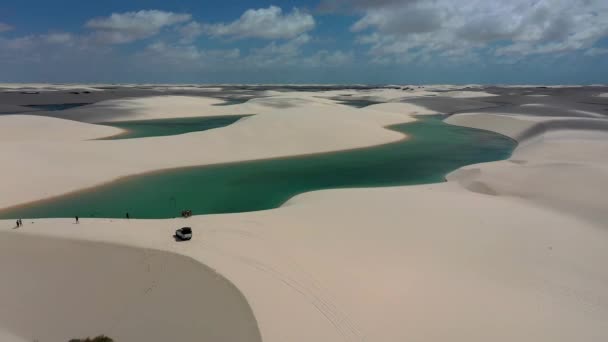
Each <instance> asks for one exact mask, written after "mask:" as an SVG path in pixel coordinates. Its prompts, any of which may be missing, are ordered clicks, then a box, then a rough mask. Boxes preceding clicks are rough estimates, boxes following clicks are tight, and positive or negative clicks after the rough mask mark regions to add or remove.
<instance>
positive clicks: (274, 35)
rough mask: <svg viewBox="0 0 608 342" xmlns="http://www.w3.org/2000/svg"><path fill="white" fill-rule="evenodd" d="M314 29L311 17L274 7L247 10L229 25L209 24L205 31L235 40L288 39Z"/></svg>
mask: <svg viewBox="0 0 608 342" xmlns="http://www.w3.org/2000/svg"><path fill="white" fill-rule="evenodd" d="M314 27H315V19H314V18H313V17H312V15H310V14H308V13H304V12H302V11H300V10H298V9H297V8H294V9H293V10H292V11H291V12H290V13H285V14H284V13H283V10H282V9H281V8H279V7H276V6H270V7H268V8H260V9H249V10H247V11H245V13H243V15H241V17H240V18H239V19H237V20H235V21H233V22H231V23H220V24H211V25H206V26H205V31H206V32H207V33H209V34H211V35H213V36H228V37H235V38H263V39H281V38H284V39H290V38H294V37H297V36H299V35H300V34H302V33H305V32H308V31H310V30H312V29H313V28H314Z"/></svg>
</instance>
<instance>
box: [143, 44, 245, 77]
mask: <svg viewBox="0 0 608 342" xmlns="http://www.w3.org/2000/svg"><path fill="white" fill-rule="evenodd" d="M240 56H241V52H240V50H239V49H236V48H235V49H226V50H221V49H218V50H204V49H200V48H198V47H197V46H194V45H183V44H167V43H165V42H155V43H153V44H150V45H148V47H147V48H146V49H145V50H144V51H142V52H140V53H138V54H136V55H135V59H136V61H137V64H146V65H162V66H163V67H167V68H172V69H175V70H201V69H209V68H217V67H218V66H222V65H224V66H227V65H231V64H230V63H227V62H228V61H234V60H238V58H239V57H240Z"/></svg>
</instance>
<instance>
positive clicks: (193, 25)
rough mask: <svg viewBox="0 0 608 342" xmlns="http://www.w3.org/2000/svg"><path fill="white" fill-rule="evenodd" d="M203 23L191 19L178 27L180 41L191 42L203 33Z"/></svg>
mask: <svg viewBox="0 0 608 342" xmlns="http://www.w3.org/2000/svg"><path fill="white" fill-rule="evenodd" d="M203 31H204V30H203V25H201V24H199V23H197V22H196V21H191V22H189V23H187V24H186V25H184V26H182V27H180V28H179V32H180V34H181V35H182V39H181V42H182V43H191V42H192V41H194V40H195V39H196V38H197V37H199V36H200V35H202V34H203Z"/></svg>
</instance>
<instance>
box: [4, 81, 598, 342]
mask: <svg viewBox="0 0 608 342" xmlns="http://www.w3.org/2000/svg"><path fill="white" fill-rule="evenodd" d="M391 92H392V90H391ZM318 95H319V94H316V95H315V96H318ZM393 95H394V94H392V93H390V92H389V94H387V95H386V98H393ZM281 96H282V99H275V100H272V101H270V102H272V103H274V104H276V103H277V102H278V103H281V102H288V103H287V106H286V107H285V108H275V109H268V107H270V108H272V106H268V105H266V106H265V107H266V108H267V109H266V110H264V111H262V112H261V113H260V114H258V115H256V116H253V117H250V118H247V119H245V120H242V121H239V122H238V123H237V124H235V125H232V126H229V127H226V128H222V129H217V130H213V131H207V132H200V133H191V134H186V135H181V136H174V137H165V138H145V139H134V140H127V141H102V142H100V141H87V142H82V143H78V144H76V143H73V142H61V141H59V142H56V143H52V144H51V143H49V142H46V141H45V142H37V141H30V142H19V143H15V142H10V141H9V142H2V143H0V159H1V158H8V159H2V160H1V161H2V162H3V165H6V164H7V162H8V161H10V160H15V158H18V160H20V162H21V167H20V168H15V169H11V168H10V167H9V168H5V170H4V172H5V173H4V174H5V175H6V177H4V178H2V179H1V180H0V193H3V194H6V195H5V196H3V197H1V198H0V201H1V203H0V207H2V206H6V205H10V204H15V203H19V202H20V201H27V200H31V199H38V198H42V197H45V196H47V195H48V194H51V193H53V192H59V191H65V190H66V189H70V187H72V189H74V188H78V187H80V188H82V187H85V186H88V185H89V184H93V183H96V182H100V181H103V180H104V179H107V177H110V178H111V177H114V175H124V174H128V173H136V172H141V170H147V169H154V168H162V167H167V166H180V165H186V164H188V163H212V162H222V161H228V160H243V159H247V158H261V157H271V156H279V155H289V154H296V153H306V151H319V150H332V149H343V148H351V147H357V146H369V145H373V144H378V143H383V142H388V141H394V140H396V139H401V138H402V136H401V135H399V134H396V133H395V132H391V131H387V130H385V129H383V128H382V126H386V125H389V124H392V123H399V122H407V120H411V119H410V118H409V117H408V116H407V114H408V113H404V112H400V111H401V109H402V108H403V109H404V110H410V109H414V111H421V110H420V109H416V108H415V107H409V105H399V104H388V105H379V106H372V109H368V108H366V109H359V110H355V109H352V108H349V107H346V106H341V105H332V104H331V103H326V102H325V101H321V102H315V103H314V104H313V103H311V102H313V100H310V101H308V100H305V101H304V102H305V103H302V102H301V101H291V100H285V99H288V98H290V95H289V94H288V93H287V94H283V95H281ZM298 97H299V96H298ZM262 102H263V101H262ZM266 103H269V102H268V100H267V101H266ZM281 106H283V104H281ZM400 106H402V107H400ZM374 107H375V108H374ZM141 110H142V111H146V109H141ZM1 119H2V118H1V117H0V120H1ZM448 122H450V123H452V124H457V125H463V126H469V127H474V128H480V129H489V130H493V131H496V132H499V133H502V134H505V135H508V136H510V137H512V138H514V139H516V140H518V141H520V142H521V144H520V146H519V147H518V148H517V149H516V150H515V152H514V153H513V156H512V157H511V158H510V159H509V160H507V161H500V162H493V163H486V164H479V165H471V166H467V167H465V168H462V169H460V170H458V171H455V172H454V173H452V174H451V175H449V177H448V178H449V180H450V181H448V182H446V183H442V184H433V185H420V186H411V187H392V188H377V189H341V190H327V191H318V192H312V193H307V194H302V195H299V196H297V197H295V198H293V199H292V200H290V201H289V202H288V203H286V205H284V206H283V207H281V208H278V209H275V210H268V211H260V212H252V213H243V214H230V215H209V216H197V217H192V218H190V219H187V220H184V219H179V220H178V219H172V220H131V221H126V220H109V219H105V220H104V219H90V220H89V219H86V220H82V222H81V224H79V225H75V224H72V222H71V220H68V219H44V220H35V221H33V222H34V223H32V221H31V220H26V222H25V226H24V227H23V228H20V229H17V230H12V226H13V222H7V221H2V222H0V226H2V227H4V228H1V229H2V230H4V231H10V233H5V232H2V233H1V234H14V235H17V236H19V237H23V238H24V239H25V240H22V241H15V242H14V243H12V244H11V246H12V248H13V249H17V250H20V249H21V248H22V247H21V246H22V245H23V246H26V244H27V243H29V242H24V241H29V239H30V238H33V236H38V237H40V236H51V237H62V238H66V237H67V238H72V239H78V240H81V241H90V242H95V244H96V243H100V242H103V243H112V244H120V245H126V246H131V247H137V248H148V249H156V250H162V251H167V252H174V253H177V254H182V255H185V256H187V257H190V258H192V259H193V260H196V261H198V262H200V263H203V264H205V265H208V266H209V267H211V268H212V269H214V270H216V271H217V272H219V273H220V274H221V275H223V276H224V277H226V279H228V280H229V281H230V282H232V283H233V284H234V285H235V286H236V287H237V288H238V289H239V290H240V291H241V292H242V293H243V295H244V296H245V298H246V299H247V301H248V302H249V304H250V305H251V309H252V310H253V313H254V316H255V318H256V320H257V323H258V325H259V329H260V333H261V335H262V339H263V340H264V341H267V342H284V341H295V342H298V341H302V342H310V341H446V340H449V341H467V342H470V341H479V342H481V341H483V342H486V341H534V342H537V341H547V342H549V341H551V342H556V341H573V340H581V341H594V342H595V341H597V342H600V341H606V340H608V330H607V329H606V328H605V326H606V322H607V321H608V291H607V290H606V288H607V286H608V285H607V284H608V268H606V267H605V262H604V260H607V259H608V248H606V246H607V245H608V231H607V230H606V229H605V228H606V222H608V221H607V220H606V214H604V212H608V210H606V209H607V208H606V205H605V204H604V203H605V201H604V197H605V193H606V190H608V189H607V188H606V184H608V168H607V167H606V165H608V155H606V153H607V151H608V142H607V141H608V140H607V139H606V137H607V135H608V134H607V133H606V131H607V129H606V121H605V120H600V119H586V118H563V117H560V118H553V117H528V116H522V115H510V114H508V113H504V114H488V113H475V114H458V115H453V116H452V117H451V118H450V119H449V120H448ZM1 124H2V122H1V121H0V126H1ZM87 129H88V126H87ZM189 146H191V147H194V146H213V149H211V151H208V150H204V151H201V152H199V151H198V150H197V152H196V153H194V156H192V157H189V158H187V159H184V158H183V157H181V156H175V155H174V154H172V153H170V152H172V151H174V150H175V149H176V148H182V149H183V148H184V147H189ZM193 150H194V149H193ZM16 151H21V152H20V154H19V155H20V156H22V157H21V158H20V159H19V155H16V154H15V153H17V152H16ZM146 151H154V156H149V155H147V153H146ZM11 153H12V154H11ZM7 155H8V157H7ZM43 156H44V158H43ZM152 157H154V158H152ZM157 159H158V160H161V161H157ZM7 160H8V161H7ZM48 160H53V161H54V163H48V162H47V161H48ZM58 161H60V162H58ZM68 162H69V167H67V166H66V167H64V166H61V164H62V163H68ZM56 164H59V165H60V166H57V165H56ZM36 170H43V171H44V172H45V174H46V178H45V177H43V176H40V175H38V174H37V172H35V171H36ZM66 172H67V174H69V175H70V177H71V179H70V180H69V182H68V181H65V182H62V180H61V179H62V177H61V176H62V175H65V173H66ZM24 173H26V174H27V175H28V177H32V178H33V180H34V181H35V183H34V184H37V186H36V187H28V186H27V183H26V182H21V181H20V179H21V178H22V175H23V174H24ZM108 175H109V176H108ZM51 177H52V179H53V182H49V181H48V179H49V178H51ZM12 182H17V183H18V186H13V185H11V184H9V183H12ZM46 183H57V184H58V185H52V186H48V187H47V185H46ZM40 187H44V190H43V191H42V190H41V189H40ZM5 198H8V199H5ZM185 224H188V225H191V226H192V227H193V230H194V239H193V240H192V241H191V242H188V243H183V244H182V243H176V242H175V241H173V240H172V238H171V234H172V232H173V230H174V229H175V228H176V227H179V226H182V225H185ZM144 232H145V233H144ZM45 239H46V238H45ZM0 240H1V239H0ZM43 245H46V242H44V243H43ZM23 248H25V247H23ZM0 253H2V252H0ZM6 253H7V254H8V255H15V254H12V253H10V252H6ZM82 253H83V254H84V253H86V252H82ZM91 258H94V259H95V260H96V258H95V256H92V257H91ZM0 260H2V258H0ZM70 260H78V258H77V257H75V258H72V259H70ZM5 265H6V264H5ZM9 265H11V264H10V263H9ZM28 265H29V264H28ZM34 266H35V265H30V266H28V267H25V268H23V269H14V268H13V270H14V271H13V272H14V273H15V274H17V275H19V277H24V274H29V273H30V272H31V270H33V269H34V268H33V267H34ZM5 267H9V266H5ZM65 272H66V273H67V274H69V275H71V274H72V273H70V272H68V271H67V270H66V271H65ZM74 274H76V273H74ZM159 276H161V275H160V274H159ZM134 277H135V278H138V276H137V274H136V275H134ZM20 279H22V278H20ZM130 279H131V278H130ZM133 279H134V278H133ZM163 279H164V278H163ZM167 279H168V278H167ZM134 281H135V280H134ZM15 282H16V283H19V284H20V283H23V282H25V281H19V282H17V281H15ZM7 286H9V285H7V283H6V282H0V289H2V290H4V289H5V288H7ZM11 286H15V287H16V286H17V285H11ZM10 288H11V289H12V288H14V287H10ZM116 291H118V290H116ZM0 293H2V291H0ZM52 293H53V291H50V290H49V289H42V290H41V292H40V293H39V295H40V297H41V298H46V296H51V294H52ZM9 303H10V305H9V306H6V307H7V308H9V310H19V304H17V302H16V301H10V302H9ZM153 303H158V302H153ZM95 305H98V306H100V307H101V306H102V305H103V301H102V300H99V301H97V302H96V301H92V302H91V304H89V306H95ZM151 305H152V304H151ZM35 308H36V306H35V304H32V303H31V302H27V305H26V306H25V309H27V310H34V309H35ZM108 310H109V309H108ZM192 310H194V309H192ZM9 312H10V311H9ZM60 312H61V311H60ZM36 320H37V321H38V320H39V319H38V318H37V319H36ZM226 320H228V319H226ZM5 321H6V322H9V323H10V322H14V323H11V324H17V323H19V322H21V321H20V320H16V321H11V320H10V318H6V319H4V318H3V319H2V321H0V326H1V327H2V328H3V329H8V331H10V332H12V333H14V334H17V335H19V336H24V333H23V330H22V329H17V328H15V327H14V325H12V326H10V327H9V326H6V323H5ZM17 321H18V322H17ZM101 322H104V321H103V320H102V321H101ZM226 322H227V321H226ZM86 323H87V324H90V322H88V321H87V322H86ZM100 327H101V325H100ZM26 330H27V329H26ZM124 331H125V333H127V332H128V333H133V332H132V331H130V330H128V329H127V328H125V330H124ZM83 333H84V331H83ZM28 336H29V335H28Z"/></svg>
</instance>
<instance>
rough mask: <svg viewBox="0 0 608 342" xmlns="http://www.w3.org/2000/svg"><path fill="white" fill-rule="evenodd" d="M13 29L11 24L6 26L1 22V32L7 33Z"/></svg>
mask: <svg viewBox="0 0 608 342" xmlns="http://www.w3.org/2000/svg"><path fill="white" fill-rule="evenodd" d="M12 29H13V27H12V26H11V25H9V24H5V23H3V22H1V21H0V32H6V31H10V30H12Z"/></svg>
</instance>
